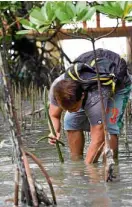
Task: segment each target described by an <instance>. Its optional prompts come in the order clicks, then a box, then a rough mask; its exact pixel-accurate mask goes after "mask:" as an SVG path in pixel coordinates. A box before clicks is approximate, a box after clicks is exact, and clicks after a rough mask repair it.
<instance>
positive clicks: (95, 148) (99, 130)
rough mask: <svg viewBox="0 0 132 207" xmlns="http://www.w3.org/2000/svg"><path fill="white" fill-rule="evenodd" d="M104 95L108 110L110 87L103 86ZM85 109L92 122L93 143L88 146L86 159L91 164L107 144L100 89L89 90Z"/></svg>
mask: <svg viewBox="0 0 132 207" xmlns="http://www.w3.org/2000/svg"><path fill="white" fill-rule="evenodd" d="M102 95H103V101H104V108H105V110H106V108H107V103H108V100H109V97H110V88H109V87H103V88H102ZM85 110H86V113H87V116H88V117H89V121H90V124H91V143H90V145H89V147H88V151H87V154H86V159H85V163H86V164H89V163H93V162H97V160H98V158H99V156H100V154H101V152H102V149H103V146H104V144H105V139H104V125H103V121H104V120H103V119H102V105H101V101H100V95H99V92H98V90H95V91H91V92H89V94H88V100H87V105H86V107H85Z"/></svg>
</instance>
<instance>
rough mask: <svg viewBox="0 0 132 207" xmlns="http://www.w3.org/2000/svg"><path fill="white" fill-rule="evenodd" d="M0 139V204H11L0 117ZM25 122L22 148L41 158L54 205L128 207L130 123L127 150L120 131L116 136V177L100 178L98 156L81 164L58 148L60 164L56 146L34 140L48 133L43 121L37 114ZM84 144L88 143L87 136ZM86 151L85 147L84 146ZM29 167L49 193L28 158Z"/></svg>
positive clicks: (131, 192)
mask: <svg viewBox="0 0 132 207" xmlns="http://www.w3.org/2000/svg"><path fill="white" fill-rule="evenodd" d="M0 123H1V124H0V141H2V140H6V143H5V144H4V145H2V144H1V145H0V207H11V206H13V202H12V198H13V194H14V168H15V167H14V166H15V165H14V164H12V147H11V143H10V142H9V139H10V133H9V127H8V124H7V123H6V122H5V121H4V120H3V118H2V117H1V120H0ZM30 123H31V122H28V124H27V125H26V129H25V130H23V135H24V140H23V142H24V145H25V148H26V149H28V150H29V151H31V152H32V153H34V154H35V155H36V156H37V157H38V158H40V159H41V161H42V163H43V166H44V167H45V169H46V170H47V172H48V174H49V176H50V178H51V181H52V184H53V187H54V190H55V194H56V199H57V204H58V205H57V206H58V207H65V206H66V207H67V206H69V207H124V206H125V207H129V206H132V199H131V197H132V158H131V157H132V140H131V139H132V136H131V125H130V123H129V125H127V126H128V127H127V134H128V141H129V147H130V151H131V152H130V154H129V156H128V153H127V152H126V148H125V144H124V143H125V142H124V135H122V136H121V138H120V150H119V159H118V162H117V163H116V165H115V174H116V176H117V177H116V180H115V181H114V182H110V183H106V182H105V181H104V166H103V164H102V162H101V159H100V161H99V163H98V164H95V165H89V166H85V164H84V162H83V161H79V162H72V161H71V160H70V158H69V151H68V148H67V142H66V139H65V138H64V142H65V143H66V147H65V148H62V151H63V155H64V159H65V163H64V164H60V162H59V160H58V155H57V152H56V149H55V148H54V147H52V146H50V145H49V144H48V143H47V140H45V141H42V142H40V143H38V144H36V140H38V139H39V138H40V137H42V136H43V135H44V134H45V135H46V134H47V133H48V130H47V125H46V124H45V122H44V121H42V120H41V119H40V118H37V119H36V121H35V122H34V124H33V126H32V127H31V124H30ZM86 145H88V140H87V143H86ZM85 153H86V149H85ZM30 163H31V164H30V167H31V169H32V172H33V173H34V175H35V177H36V178H37V180H38V182H40V183H41V184H43V185H44V188H45V192H46V193H47V194H48V196H49V198H50V197H51V195H50V191H49V187H48V185H47V182H46V180H45V178H44V177H43V176H42V174H41V173H40V170H39V169H38V167H37V165H36V164H34V163H33V162H32V161H31V160H30Z"/></svg>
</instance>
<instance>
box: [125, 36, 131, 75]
mask: <svg viewBox="0 0 132 207" xmlns="http://www.w3.org/2000/svg"><path fill="white" fill-rule="evenodd" d="M126 48H127V62H128V67H129V72H130V74H132V36H129V37H127V38H126Z"/></svg>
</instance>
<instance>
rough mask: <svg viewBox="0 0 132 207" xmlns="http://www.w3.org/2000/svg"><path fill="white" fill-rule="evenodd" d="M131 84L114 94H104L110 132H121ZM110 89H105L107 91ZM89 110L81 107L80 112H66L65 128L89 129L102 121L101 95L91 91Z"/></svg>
mask: <svg viewBox="0 0 132 207" xmlns="http://www.w3.org/2000/svg"><path fill="white" fill-rule="evenodd" d="M130 91H131V86H127V87H126V88H124V89H121V90H118V91H117V92H116V93H115V95H114V96H112V97H110V96H107V95H106V94H105V95H104V105H105V110H106V120H107V128H108V131H109V133H110V134H120V129H121V128H122V124H123V122H122V118H123V113H124V110H125V108H126V104H127V102H128V99H129V95H130ZM107 92H108V93H109V91H107V89H106V91H105V93H107ZM87 106H88V110H87V111H86V110H84V109H80V110H79V111H78V112H72V113H69V112H66V114H65V117H64V129H65V130H83V131H89V128H90V127H89V126H90V125H92V126H94V125H98V124H101V123H102V111H101V103H100V98H99V95H98V96H97V93H95V92H91V94H90V97H89V100H88V105H87Z"/></svg>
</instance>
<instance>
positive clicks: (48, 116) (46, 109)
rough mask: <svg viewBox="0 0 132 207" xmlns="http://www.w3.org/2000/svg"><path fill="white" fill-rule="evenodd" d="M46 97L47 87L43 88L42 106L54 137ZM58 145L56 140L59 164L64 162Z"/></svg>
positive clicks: (54, 133)
mask: <svg viewBox="0 0 132 207" xmlns="http://www.w3.org/2000/svg"><path fill="white" fill-rule="evenodd" d="M47 96H48V93H47V87H46V86H45V87H44V106H45V112H46V116H47V119H48V124H49V129H50V131H51V132H52V134H53V135H54V136H55V137H56V132H55V129H54V126H53V123H52V120H51V118H50V115H49V109H48V100H47ZM59 143H60V142H59V141H58V140H56V149H57V152H58V156H59V160H60V162H61V163H63V162H64V158H63V156H62V152H61V149H60V146H59ZM62 145H63V146H64V144H62Z"/></svg>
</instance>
